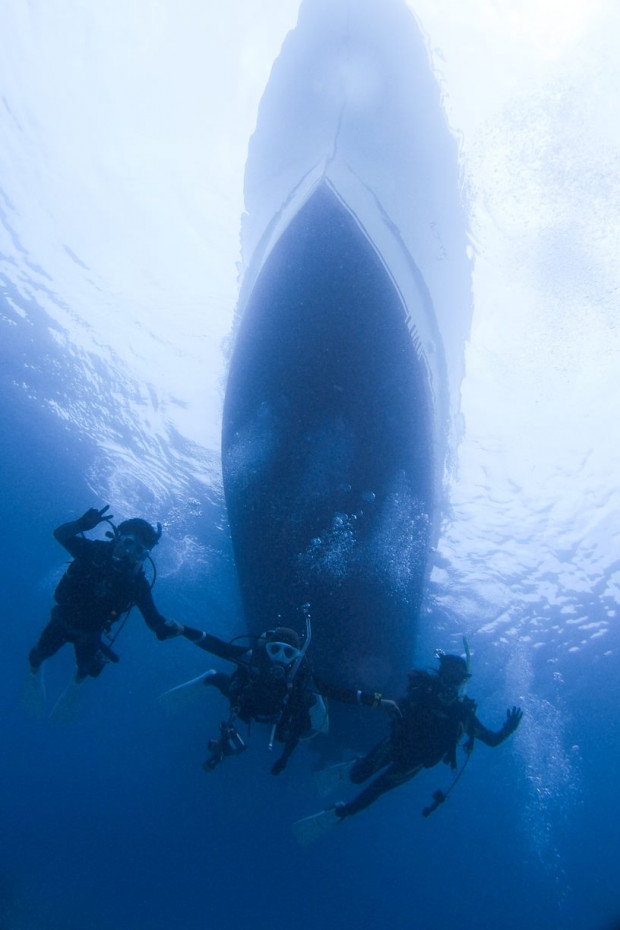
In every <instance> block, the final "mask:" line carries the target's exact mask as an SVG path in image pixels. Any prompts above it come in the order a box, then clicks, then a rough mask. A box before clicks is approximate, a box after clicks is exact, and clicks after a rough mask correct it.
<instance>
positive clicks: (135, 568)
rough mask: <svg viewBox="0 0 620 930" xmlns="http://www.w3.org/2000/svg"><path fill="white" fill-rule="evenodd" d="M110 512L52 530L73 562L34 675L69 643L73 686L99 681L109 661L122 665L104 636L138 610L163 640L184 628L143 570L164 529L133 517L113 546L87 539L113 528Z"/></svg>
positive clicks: (91, 513) (36, 651)
mask: <svg viewBox="0 0 620 930" xmlns="http://www.w3.org/2000/svg"><path fill="white" fill-rule="evenodd" d="M107 510H108V506H106V507H103V508H102V509H101V510H97V509H96V508H94V507H91V508H90V510H87V511H86V513H85V514H83V515H82V516H81V517H80V518H79V519H78V520H74V521H72V522H70V523H63V524H62V526H59V527H58V528H57V529H55V530H54V538H55V539H56V540H57V541H58V542H59V543H60V544H61V545H62V546H64V548H65V549H66V550H67V552H68V553H69V554H70V555H71V556H72V557H73V561H72V562H71V563H70V565H69V568H68V569H67V571H66V572H65V574H64V575H63V576H62V578H61V579H60V582H59V583H58V586H57V587H56V591H55V592H54V598H55V600H56V604H55V606H54V607H53V608H52V616H51V619H50V621H49V623H48V624H47V626H46V627H45V629H44V630H43V632H42V634H41V637H40V639H39V641H38V643H37V644H36V646H35V647H34V648H33V649H31V651H30V655H29V660H30V671H31V673H32V675H33V676H36V675H37V674H38V673H39V670H40V668H41V665H42V664H43V662H44V661H45V660H46V659H49V658H50V656H53V655H54V654H55V653H56V652H58V650H59V649H60V648H61V647H62V646H64V645H65V644H67V643H71V644H72V645H73V649H74V652H75V660H76V665H77V669H76V675H75V682H76V683H78V684H79V683H80V682H82V681H84V679H85V678H86V677H88V676H90V677H92V678H96V677H97V676H98V675H99V674H100V673H101V671H102V670H103V668H104V666H105V665H106V663H107V662H118V656H117V655H116V654H115V653H114V652H113V651H112V650H111V649H110V648H109V646H107V645H106V644H105V643H104V642H103V641H102V635H103V634H105V633H108V632H109V631H110V629H111V628H112V626H113V624H115V623H116V622H118V621H119V620H121V619H122V618H123V617H124V616H125V615H126V614H127V613H128V612H129V610H131V608H132V607H133V606H134V605H135V606H136V607H137V608H138V610H139V611H140V613H141V614H142V616H143V617H144V619H145V621H146V624H147V626H148V627H149V629H151V630H152V631H153V632H154V633H155V635H156V636H157V638H158V639H159V640H164V639H169V638H170V637H173V636H178V635H179V634H180V633H181V630H182V627H181V626H180V625H179V624H178V623H175V622H174V621H173V620H166V618H165V617H163V616H162V615H161V614H160V613H159V611H158V610H157V608H156V607H155V604H154V602H153V597H152V594H151V588H150V585H149V583H148V581H147V579H146V575H145V574H144V570H143V567H142V566H143V563H144V561H145V560H146V559H147V557H148V556H149V553H150V551H151V549H152V548H153V547H154V546H155V545H157V542H158V541H159V538H160V536H161V526H160V525H159V524H158V528H157V530H155V529H154V528H153V527H152V526H151V525H150V524H149V523H147V522H146V520H142V519H140V518H135V519H132V520H125V521H124V522H123V523H121V524H120V525H119V526H118V527H116V528H115V529H114V533H113V534H112V533H110V534H109V535H110V536H111V537H112V538H111V539H110V541H104V540H92V539H86V537H85V536H84V535H83V534H84V533H85V532H87V531H88V530H92V529H94V528H95V527H96V526H98V525H99V523H102V522H103V521H107V522H110V525H112V524H111V517H110V516H108V515H106V511H107Z"/></svg>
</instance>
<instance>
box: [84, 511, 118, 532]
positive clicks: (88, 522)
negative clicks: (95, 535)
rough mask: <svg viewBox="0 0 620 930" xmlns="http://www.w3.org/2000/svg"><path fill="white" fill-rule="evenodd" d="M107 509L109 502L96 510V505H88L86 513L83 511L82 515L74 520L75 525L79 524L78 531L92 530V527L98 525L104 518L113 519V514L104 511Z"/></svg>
mask: <svg viewBox="0 0 620 930" xmlns="http://www.w3.org/2000/svg"><path fill="white" fill-rule="evenodd" d="M109 509H110V505H109V504H106V505H105V507H102V508H101V510H97V508H96V507H90V508H89V509H88V510H87V511H86V513H83V514H82V516H81V517H80V518H79V519H78V520H76V521H75V522H76V525H77V526H79V529H78V533H85V532H87V531H88V530H94V528H95V527H96V526H99V524H100V523H103V521H104V520H113V519H114V517H113V515H112V514H111V513H110V514H108V513H106V510H109Z"/></svg>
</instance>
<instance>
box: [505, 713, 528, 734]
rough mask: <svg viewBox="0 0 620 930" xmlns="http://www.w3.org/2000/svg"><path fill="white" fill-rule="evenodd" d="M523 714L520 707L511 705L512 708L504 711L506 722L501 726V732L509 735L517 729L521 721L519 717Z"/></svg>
mask: <svg viewBox="0 0 620 930" xmlns="http://www.w3.org/2000/svg"><path fill="white" fill-rule="evenodd" d="M522 716H523V711H522V710H521V708H520V707H513V708H512V710H507V711H506V722H505V723H504V726H503V727H502V732H503V734H504V736H510V734H511V733H514V731H515V730H516V729H517V727H518V726H519V724H520V723H521V717H522Z"/></svg>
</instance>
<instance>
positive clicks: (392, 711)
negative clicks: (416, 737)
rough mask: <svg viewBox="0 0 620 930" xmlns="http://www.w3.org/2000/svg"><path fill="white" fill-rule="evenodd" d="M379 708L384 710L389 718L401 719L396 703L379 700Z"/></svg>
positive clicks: (384, 699)
mask: <svg viewBox="0 0 620 930" xmlns="http://www.w3.org/2000/svg"><path fill="white" fill-rule="evenodd" d="M379 707H381V709H382V710H386V711H387V712H388V714H389V715H390V716H391V717H402V715H403V714H402V711H401V709H400V707H399V706H398V704H397V703H396V701H390V700H389V698H381V700H380V702H379Z"/></svg>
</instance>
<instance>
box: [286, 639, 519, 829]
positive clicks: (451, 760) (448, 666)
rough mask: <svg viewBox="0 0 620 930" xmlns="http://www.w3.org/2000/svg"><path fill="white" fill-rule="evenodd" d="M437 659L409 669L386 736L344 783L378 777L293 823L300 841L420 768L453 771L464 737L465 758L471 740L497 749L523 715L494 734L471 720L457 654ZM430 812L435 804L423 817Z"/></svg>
mask: <svg viewBox="0 0 620 930" xmlns="http://www.w3.org/2000/svg"><path fill="white" fill-rule="evenodd" d="M438 657H439V669H438V670H437V671H436V672H425V671H418V670H415V669H414V670H413V671H412V672H410V673H409V684H408V688H407V693H406V695H405V696H404V697H403V698H402V699H401V700H399V701H398V702H397V708H398V712H396V713H393V715H392V723H391V728H390V734H389V736H387V737H386V738H385V739H384V740H382V741H381V742H380V743H378V744H377V745H376V746H374V747H373V749H371V750H370V752H368V753H367V754H366V755H365V756H364V757H363V758H360V759H357V760H355V761H354V762H353V763H350V764H348V769H347V772H348V777H349V780H350V781H352V782H353V783H354V784H356V785H359V784H363V783H364V782H365V781H368V779H369V778H372V777H373V776H374V775H377V777H376V778H375V779H374V781H372V782H371V783H370V785H369V786H368V787H367V788H366V789H365V790H364V791H362V792H361V794H359V795H358V796H357V797H356V798H354V799H353V800H352V801H349V802H348V803H342V802H341V803H339V804H336V805H335V806H334V807H332V808H329V809H328V810H326V811H322V812H320V813H319V814H315V815H314V816H313V817H307V818H306V819H305V820H302V821H298V823H297V824H296V825H295V827H296V833H297V836H298V839H299V840H300V842H302V843H304V844H306V843H307V842H311V841H312V840H314V839H316V838H317V836H319V835H320V834H321V833H322V832H324V831H325V830H326V829H329V827H331V826H333V825H334V824H335V823H338V822H339V821H341V820H343V819H344V818H346V817H351V816H353V815H354V814H357V813H359V812H360V811H362V810H364V809H365V808H366V807H369V805H371V804H373V803H374V802H375V801H376V800H377V799H378V798H380V797H381V795H382V794H385V792H386V791H391V790H392V789H393V788H398V787H399V785H403V784H405V782H408V781H410V779H412V778H414V777H415V776H416V775H417V774H418V772H419V771H420V770H421V769H423V768H432V767H433V766H435V765H437V764H438V763H439V762H445V763H446V764H448V765H450V767H451V768H452V769H453V770H454V769H456V749H457V746H458V743H459V741H460V740H461V738H463V737H467V742H466V744H465V750H466V752H467V753H468V754H469V753H471V751H472V749H473V745H474V740H475V739H479V740H480V741H481V742H483V743H485V744H486V745H487V746H499V744H500V743H502V742H503V741H504V740H505V739H507V738H508V737H509V736H510V734H511V733H514V731H515V730H516V729H517V727H518V726H519V723H520V722H521V717H522V716H523V715H522V711H521V710H520V708H518V707H513V708H512V710H508V711H507V714H506V720H505V722H504V725H503V727H502V728H501V730H499V731H497V732H493V731H492V730H488V729H487V728H486V727H485V726H483V724H482V723H481V722H480V721H479V720H478V717H477V716H476V703H475V701H472V700H471V698H468V697H461V696H460V694H459V692H460V691H461V689H462V688H463V686H464V685H465V682H466V681H467V679H468V678H469V677H470V675H469V672H468V670H467V663H466V662H465V660H464V659H462V658H461V657H460V656H456V655H444V654H439V655H438ZM345 766H346V764H345V765H344V766H342V767H343V768H344V767H345ZM335 768H340V767H338V766H337V767H335ZM379 773H380V774H379ZM435 798H436V804H435V806H437V805H438V804H439V803H442V801H443V800H445V796H443V795H442V793H441V792H436V793H435ZM432 809H434V806H433V807H431V808H428V809H427V810H426V811H425V815H426V814H427V813H428V812H430V810H432Z"/></svg>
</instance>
